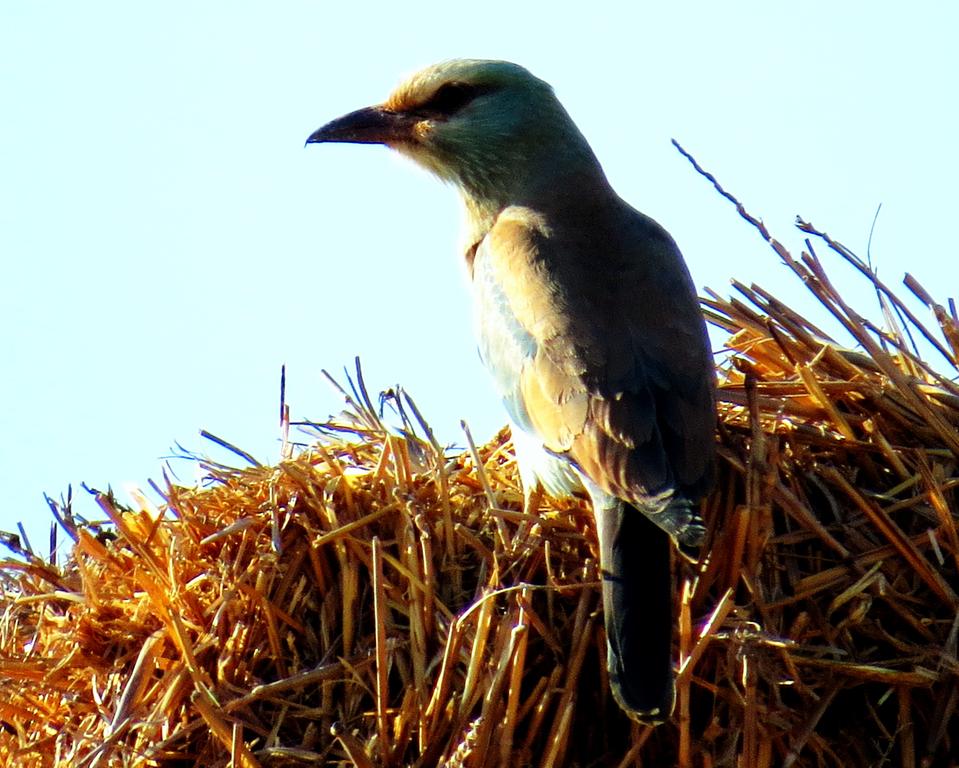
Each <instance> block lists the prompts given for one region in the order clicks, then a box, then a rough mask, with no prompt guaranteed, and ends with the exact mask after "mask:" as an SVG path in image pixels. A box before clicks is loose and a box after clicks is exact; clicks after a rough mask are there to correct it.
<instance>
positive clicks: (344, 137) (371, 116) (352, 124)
mask: <svg viewBox="0 0 959 768" xmlns="http://www.w3.org/2000/svg"><path fill="white" fill-rule="evenodd" d="M415 124H416V119H415V118H413V117H411V116H410V115H408V114H403V113H402V112H391V111H390V110H388V109H384V108H383V107H364V108H363V109H358V110H356V111H355V112H350V113H349V114H348V115H343V117H338V118H336V120H332V121H330V122H329V123H327V124H326V125H324V126H323V127H322V128H317V129H316V130H315V131H313V133H311V134H310V137H309V138H308V139H307V140H306V143H307V144H322V143H324V142H346V143H349V144H397V143H401V142H404V141H409V140H410V139H412V136H413V127H414V125H415Z"/></svg>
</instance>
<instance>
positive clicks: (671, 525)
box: [636, 491, 706, 547]
mask: <svg viewBox="0 0 959 768" xmlns="http://www.w3.org/2000/svg"><path fill="white" fill-rule="evenodd" d="M636 508H637V509H638V510H639V511H640V512H642V513H643V514H644V515H646V517H648V518H649V519H650V520H652V521H653V522H654V523H655V524H656V525H657V526H659V527H660V528H662V529H663V530H664V531H665V532H666V533H668V534H669V536H670V538H672V539H673V540H674V541H675V542H676V543H677V544H678V545H679V546H680V547H698V546H700V545H701V544H702V543H703V540H704V539H705V538H706V524H705V523H704V521H703V519H702V517H700V516H699V512H698V511H697V510H696V508H695V507H694V505H693V504H692V502H690V501H689V500H688V499H684V498H682V497H681V496H679V497H677V496H673V495H672V491H670V492H668V493H667V494H660V495H658V496H654V497H651V498H649V499H646V500H645V501H644V503H642V504H636Z"/></svg>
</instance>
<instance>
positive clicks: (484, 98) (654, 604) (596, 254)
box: [307, 59, 715, 724]
mask: <svg viewBox="0 0 959 768" xmlns="http://www.w3.org/2000/svg"><path fill="white" fill-rule="evenodd" d="M321 142H352V143H358V144H385V145H386V146H388V147H391V148H393V149H395V150H397V151H399V152H401V153H402V154H404V155H407V156H408V157H410V158H412V159H413V160H414V161H415V162H417V163H418V164H420V165H422V166H424V167H426V168H428V169H429V170H430V171H432V172H433V173H434V174H436V175H437V176H439V177H440V178H441V179H443V180H445V181H448V182H451V183H452V184H453V185H455V186H456V187H457V188H458V190H459V192H460V194H461V195H462V198H463V201H464V203H465V204H466V211H467V222H468V223H467V238H466V248H465V252H464V253H463V258H464V259H465V261H466V267H467V271H468V274H469V276H470V280H471V289H472V297H473V312H474V318H475V328H476V335H477V341H478V345H479V351H480V355H481V357H482V360H483V362H484V364H485V365H486V367H487V368H488V370H489V372H490V374H491V375H492V379H493V382H494V384H495V387H496V389H497V390H498V392H499V395H500V397H502V400H503V403H504V405H505V406H506V411H507V413H508V414H509V419H510V421H511V423H512V428H513V440H514V444H515V448H516V458H517V461H518V464H519V469H520V475H521V479H522V481H523V484H524V489H525V491H526V493H527V499H528V498H529V494H530V492H531V491H532V490H533V489H535V488H536V487H537V485H538V484H541V485H542V488H543V489H544V490H545V491H546V492H548V493H550V494H552V495H554V496H556V497H564V496H570V495H579V494H588V496H589V498H590V499H591V501H592V507H593V514H594V516H595V521H596V533H597V538H598V542H599V556H600V571H601V574H602V595H603V608H604V614H605V627H606V640H607V664H608V669H609V681H610V687H611V689H612V693H613V696H614V697H615V699H616V701H617V702H618V704H619V705H620V707H622V709H623V710H624V711H625V712H626V713H627V714H628V715H629V716H631V717H632V718H634V719H636V720H638V721H640V722H645V723H651V724H652V723H659V722H662V721H663V720H665V719H666V718H668V717H669V715H670V713H671V712H672V709H673V702H674V698H675V693H674V683H673V673H672V634H673V616H672V612H673V611H672V609H673V595H672V578H671V573H670V540H671V539H673V540H676V541H678V542H679V543H682V544H689V545H695V544H698V543H699V542H700V540H701V538H702V534H703V527H702V522H701V520H700V518H699V517H698V515H697V514H696V508H697V504H698V502H699V501H700V499H702V497H703V496H704V495H705V494H706V493H707V492H708V491H709V489H710V486H711V483H712V476H713V468H714V463H715V456H714V452H715V448H714V428H715V406H714V372H713V364H712V358H711V355H710V351H709V346H708V340H707V336H706V329H705V324H704V321H703V316H702V313H701V312H700V309H699V305H698V301H697V298H696V292H695V289H694V286H693V283H692V280H691V279H690V276H689V272H688V271H687V269H686V265H685V264H684V262H683V258H682V256H681V254H680V252H679V249H678V248H677V246H676V244H675V243H674V242H673V239H672V238H671V237H670V236H669V234H668V233H667V232H666V231H665V230H664V229H663V228H662V227H661V226H660V225H659V224H657V223H656V222H655V221H653V220H652V219H651V218H649V217H648V216H645V215H644V214H642V213H640V212H639V211H637V210H636V209H634V208H632V207H630V206H629V205H628V204H627V203H626V202H624V201H623V200H622V199H621V198H620V197H619V196H618V195H617V194H616V192H614V191H613V189H612V187H611V186H610V184H609V182H608V181H607V180H606V176H605V174H604V173H603V169H602V168H601V166H600V164H599V161H598V160H597V159H596V156H595V155H594V154H593V151H592V149H590V146H589V144H587V142H586V139H585V138H584V137H583V135H582V134H581V133H580V131H579V129H577V127H576V125H575V124H574V123H573V121H572V119H571V118H570V116H569V115H568V114H567V112H566V110H565V109H564V108H563V106H562V105H561V104H560V102H559V101H558V100H557V98H556V96H555V95H554V93H553V89H552V88H551V87H550V86H549V85H548V84H547V83H545V82H543V81H542V80H540V79H538V78H536V77H534V76H533V75H532V74H531V73H530V72H528V71H527V70H526V69H524V68H523V67H520V66H518V65H516V64H511V63H509V62H505V61H481V60H469V59H461V60H454V61H446V62H443V63H440V64H436V65H434V66H431V67H428V68H427V69H424V70H423V71H421V72H418V73H416V74H414V75H413V76H412V77H410V78H409V79H407V80H406V81H405V82H403V83H402V84H401V85H400V86H399V87H398V88H396V90H395V91H394V92H393V93H392V94H391V95H390V97H389V98H388V99H387V100H386V101H385V102H384V103H382V104H379V105H377V106H373V107H367V108H365V109H360V110H357V111H355V112H351V113H350V114H348V115H345V116H343V117H341V118H339V119H337V120H333V121H332V122H330V123H327V124H326V125H324V126H323V127H322V128H320V129H318V130H317V131H315V132H314V133H313V134H312V135H311V136H310V137H309V139H307V143H321Z"/></svg>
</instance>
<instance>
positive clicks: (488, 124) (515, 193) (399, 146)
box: [307, 59, 602, 207]
mask: <svg viewBox="0 0 959 768" xmlns="http://www.w3.org/2000/svg"><path fill="white" fill-rule="evenodd" d="M320 142H350V143H358V144H385V145H387V146H389V147H392V148H393V149H395V150H397V151H399V152H401V153H403V154H404V155H407V156H409V157H410V158H412V159H413V160H415V161H416V162H417V163H419V164H420V165H422V166H424V167H426V168H428V169H429V170H431V171H433V172H434V173H435V174H436V175H437V176H439V177H441V178H442V179H445V180H447V181H450V182H453V183H454V184H456V185H457V186H458V187H459V188H460V189H461V191H462V192H463V194H464V196H465V197H466V199H467V203H474V204H479V205H481V206H482V207H487V206H494V207H495V206H499V205H511V204H516V203H521V202H525V200H524V198H529V197H531V196H535V195H537V194H538V189H537V188H538V187H543V188H544V189H547V188H549V187H554V186H555V185H556V183H557V182H558V181H560V177H561V176H562V174H563V173H564V172H566V173H582V172H589V173H599V174H602V171H601V170H599V165H598V163H597V162H596V158H595V156H594V155H593V153H592V150H590V148H589V145H588V144H587V143H586V140H585V139H584V138H583V136H582V134H581V133H580V132H579V129H578V128H577V127H576V125H575V124H574V123H573V121H572V120H571V119H570V117H569V115H568V114H567V112H566V110H565V109H564V108H563V106H562V105H561V104H560V103H559V101H558V100H557V98H556V96H555V95H554V94H553V89H552V88H551V87H550V86H549V85H548V84H547V83H545V82H543V81H542V80H540V79H539V78H537V77H535V76H533V75H532V74H531V73H530V72H529V71H527V70H526V69H524V68H523V67H521V66H519V65H517V64H511V63H510V62H506V61H485V60H478V59H454V60H451V61H446V62H442V63H440V64H435V65H433V66H431V67H428V68H426V69H424V70H422V71H420V72H417V73H416V74H414V75H412V76H411V77H409V78H408V79H407V80H406V81H404V82H403V83H401V84H400V85H399V87H397V88H396V90H394V91H393V93H392V94H391V95H390V97H389V98H388V99H387V100H386V101H385V102H384V103H382V104H378V105H376V106H373V107H366V108H364V109H359V110H357V111H355V112H351V113H350V114H348V115H344V116H343V117H340V118H338V119H336V120H333V121H332V122H330V123H327V124H326V125H324V126H323V127H322V128H319V129H318V130H317V131H315V132H314V133H313V134H311V135H310V137H309V138H308V139H307V143H308V144H314V143H320Z"/></svg>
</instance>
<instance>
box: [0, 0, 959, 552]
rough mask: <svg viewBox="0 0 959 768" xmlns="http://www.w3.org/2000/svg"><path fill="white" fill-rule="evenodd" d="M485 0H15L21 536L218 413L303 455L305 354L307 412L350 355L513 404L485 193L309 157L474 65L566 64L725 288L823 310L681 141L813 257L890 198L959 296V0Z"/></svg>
mask: <svg viewBox="0 0 959 768" xmlns="http://www.w3.org/2000/svg"><path fill="white" fill-rule="evenodd" d="M468 7H470V6H469V5H468V4H461V5H456V4H450V3H438V2H420V3H416V4H413V5H410V4H402V5H401V4H396V3H392V4H389V5H386V4H384V5H383V6H382V7H377V6H376V5H375V4H373V5H371V4H357V5H351V4H342V3H341V4H331V3H319V2H316V3H307V2H300V3H282V4H280V3H273V4H265V3H259V4H254V3H248V2H239V3H237V2H229V3H227V2H207V3H202V4H199V3H189V4H187V3H176V2H174V3H165V4H162V5H159V4H157V5H154V6H152V7H148V6H146V5H144V4H134V3H120V2H117V3H97V2H90V3H82V4H81V3H72V2H70V3H68V2H41V1H40V0H33V1H32V2H13V1H12V0H7V1H5V2H2V3H0V104H2V110H3V118H2V120H0V146H2V151H0V260H2V272H0V275H2V276H0V327H2V329H3V331H2V337H0V339H2V345H3V346H2V357H0V360H2V362H0V365H2V366H3V375H2V376H0V402H2V403H3V406H2V407H3V410H2V412H0V436H2V440H0V489H2V490H0V528H5V529H11V528H12V527H13V526H14V525H15V521H17V520H23V521H25V522H27V524H28V530H29V531H30V532H31V533H32V534H33V535H34V538H35V539H40V538H41V536H39V535H37V534H39V532H40V531H45V528H46V522H47V521H48V520H49V515H48V512H47V510H46V507H45V505H44V503H43V500H42V493H43V492H44V491H46V492H49V493H50V494H51V495H54V496H56V495H58V494H59V493H60V492H61V491H63V490H64V489H65V488H66V486H67V484H68V483H71V482H72V483H73V484H74V486H75V487H76V486H78V485H79V483H80V482H81V481H86V482H87V483H89V484H90V485H93V486H96V487H105V486H107V485H108V484H112V485H113V486H114V487H116V488H118V489H120V488H122V487H123V486H124V484H126V483H137V484H143V483H144V482H145V480H146V478H147V477H158V476H159V474H160V470H161V467H162V459H161V457H163V456H165V455H166V454H168V452H169V450H170V448H171V446H173V445H174V444H175V443H177V442H179V443H181V444H183V445H186V446H188V447H190V448H194V449H198V450H207V448H208V445H205V441H203V440H201V439H200V438H199V436H198V430H200V429H201V428H205V429H208V430H210V431H211V432H214V433H216V434H219V435H221V436H222V437H224V438H226V439H228V440H230V441H232V442H234V443H235V444H237V445H239V446H240V447H242V448H244V449H245V450H247V451H249V452H251V453H253V454H254V455H256V456H257V457H258V458H259V459H260V460H261V461H273V460H274V459H275V458H276V457H277V442H276V441H277V435H278V431H277V425H276V412H277V398H278V379H279V369H280V365H281V364H282V363H284V362H285V363H286V364H287V367H288V372H289V386H288V399H289V401H290V403H291V405H292V408H293V415H294V417H308V418H311V419H314V420H321V419H323V418H325V417H326V416H327V415H328V414H329V413H331V412H334V411H336V410H338V408H339V402H338V400H337V399H336V397H335V396H334V395H333V394H332V393H331V392H330V390H329V389H328V388H327V386H326V384H325V383H324V382H323V381H322V379H321V376H320V370H321V369H322V368H328V369H330V370H332V371H338V370H340V369H341V368H342V366H344V365H349V364H351V361H352V358H353V356H354V355H356V354H359V355H360V356H361V357H362V358H363V360H364V364H365V370H366V374H367V380H368V382H369V383H370V386H371V387H372V388H374V389H381V388H385V387H387V386H390V385H392V384H394V383H396V382H399V383H402V384H403V385H404V386H405V387H406V388H407V389H408V390H410V391H411V392H412V394H413V395H414V397H415V398H416V399H417V402H418V403H419V405H420V407H421V408H422V410H423V411H424V412H425V414H426V415H427V417H428V418H429V419H430V421H431V422H432V423H433V425H434V427H435V429H436V431H437V432H438V435H439V437H440V439H441V440H443V441H445V442H462V438H461V434H460V432H459V429H458V426H457V425H458V422H459V419H460V418H466V419H467V420H468V421H469V422H470V423H471V425H472V426H473V430H474V433H475V434H476V435H477V437H478V438H480V439H485V438H486V437H488V436H489V435H490V434H491V433H492V432H493V431H494V430H495V429H496V428H497V427H498V426H499V425H500V424H501V423H502V421H503V417H502V415H501V412H500V409H499V406H498V403H497V402H496V398H495V396H494V395H493V394H492V391H491V389H490V387H489V385H488V384H487V382H486V379H485V376H484V374H483V371H482V369H481V368H480V365H479V363H478V360H477V358H476V354H475V351H474V347H473V343H472V340H471V337H470V327H469V313H468V309H467V301H468V296H467V292H466V287H465V281H464V278H463V275H462V272H461V269H460V264H459V258H458V254H457V247H458V229H459V223H460V212H459V202H458V200H457V198H456V195H455V193H454V192H453V190H451V189H450V188H447V187H444V186H443V185H442V184H440V183H438V182H437V181H436V180H435V179H433V178H431V177H429V176H428V175H427V174H426V173H425V172H422V171H420V170H418V169H416V168H414V167H413V166H412V165H411V164H409V163H408V162H406V161H404V160H402V159H400V158H397V157H394V156H391V155H390V154H389V152H388V151H387V150H386V149H383V148H379V147H357V146H314V147H310V148H309V149H304V148H303V142H304V140H305V138H306V136H307V135H308V134H309V133H310V132H311V131H312V130H313V129H314V128H316V127H317V126H319V125H320V124H321V123H324V122H326V121H327V120H328V119H330V118H333V117H336V116H338V115H340V114H342V113H344V112H346V111H349V110H352V109H354V108H357V107H360V106H365V105H367V104H370V103H373V102H376V101H379V100H382V99H383V98H384V97H385V96H386V95H387V93H388V92H389V90H390V89H391V88H392V87H393V85H395V83H396V82H397V81H398V79H399V78H400V77H401V76H402V75H403V74H405V73H407V72H409V71H412V70H414V69H416V68H418V67H420V66H422V65H425V64H429V63H432V62H434V61H437V60H440V59H444V58H450V57H456V56H471V57H483V58H506V59H511V60H514V61H517V62H519V63H522V64H524V65H525V66H527V67H528V68H530V69H531V70H532V71H533V72H535V73H536V74H537V75H539V76H540V77H542V78H544V79H546V80H548V81H549V82H551V83H552V84H553V85H554V86H555V88H556V91H557V93H558V95H559V96H560V98H561V99H562V100H563V102H564V103H565V104H566V106H567V108H568V110H569V111H570V112H571V114H572V115H573V117H574V119H575V120H576V121H577V122H578V123H579V125H580V127H581V128H582V130H583V132H584V133H585V134H586V136H587V138H588V139H589V140H590V142H591V143H592V145H593V147H594V149H595V150H596V152H597V154H598V155H599V157H600V159H601V161H602V162H603V164H604V167H605V168H606V171H607V173H608V175H609V177H610V178H611V180H612V182H613V183H614V185H615V186H616V188H617V189H618V191H619V192H620V194H621V195H623V197H625V198H626V199H627V200H629V201H630V202H632V203H633V204H634V205H636V206H637V207H639V208H640V209H642V210H644V211H645V212H647V213H649V214H650V215H652V216H654V217H655V218H656V219H658V220H659V221H660V222H661V223H662V224H663V225H665V226H666V227H667V228H668V229H669V230H670V231H671V232H672V233H673V235H674V236H675V238H676V239H677V241H678V242H679V244H680V246H681V247H682V249H683V251H684V253H685V254H686V258H687V261H688V262H689V265H690V269H691V271H692V273H693V276H694V279H695V281H696V284H697V285H698V286H703V285H709V286H712V287H713V288H716V289H718V290H720V291H725V290H726V285H727V281H728V280H729V278H731V277H736V278H739V279H741V280H744V281H746V282H753V281H755V282H758V283H761V284H762V285H764V286H765V287H767V288H769V289H771V290H773V291H774V292H777V293H779V294H781V295H782V296H783V297H784V298H786V299H788V300H790V301H791V303H793V304H794V306H795V307H796V308H798V309H799V310H800V311H802V310H804V309H807V308H808V307H810V306H811V304H810V299H809V298H807V297H806V295H804V294H803V291H802V289H801V288H800V287H798V286H797V285H795V283H794V281H793V280H792V278H790V277H789V276H788V275H787V273H786V270H785V269H784V268H783V267H781V266H779V265H778V264H777V262H776V259H775V257H774V255H773V254H772V253H771V251H769V250H768V249H767V248H766V247H765V246H763V245H762V243H761V242H760V241H759V239H758V237H757V236H756V235H755V234H754V232H753V231H752V230H751V229H750V228H749V227H748V226H747V225H746V224H745V223H744V222H742V221H741V220H740V219H739V218H738V216H737V215H736V214H735V212H734V211H733V210H732V208H731V207H730V206H729V205H728V203H726V202H725V201H723V200H722V199H721V198H720V197H719V196H718V195H716V194H715V192H713V190H712V189H711V188H710V187H709V186H708V184H707V183H706V182H705V181H704V180H703V179H701V178H700V177H698V176H697V175H696V174H695V173H694V172H693V171H692V169H691V168H690V167H689V165H688V164H687V163H686V161H685V160H683V159H682V158H681V157H680V156H679V155H678V154H677V153H676V151H675V150H674V149H673V148H672V147H671V146H670V143H669V140H670V138H673V137H675V138H676V139H678V140H679V141H680V142H682V143H683V144H684V145H685V146H686V148H687V149H689V150H690V151H691V152H692V153H693V154H694V155H695V156H696V157H697V158H698V159H699V161H700V162H701V163H702V164H703V165H705V166H706V167H707V168H708V169H710V170H712V171H713V172H714V173H716V174H717V176H718V177H719V179H720V180H721V181H722V182H723V183H724V184H725V185H726V186H727V187H728V188H729V189H730V190H731V191H733V192H734V193H735V194H737V195H738V196H739V197H740V198H741V199H742V200H743V201H744V202H745V203H746V204H747V206H748V207H749V208H750V210H751V211H752V212H753V213H754V214H756V215H759V216H762V217H763V218H764V219H765V221H766V222H767V224H768V225H769V227H770V228H771V229H772V230H773V232H774V233H775V234H776V235H778V236H779V237H780V238H781V239H783V240H784V241H785V242H786V243H787V245H788V246H790V247H792V248H794V249H795V250H797V251H798V249H799V248H800V247H801V243H802V238H801V236H800V235H799V233H797V232H796V231H795V230H794V229H793V227H792V222H793V217H794V216H795V215H796V214H802V215H803V216H804V217H806V218H807V219H810V220H812V221H813V222H814V223H815V224H817V225H818V226H820V227H823V228H825V229H826V230H827V231H829V232H830V234H832V235H833V236H835V237H837V238H838V239H840V240H842V241H844V242H845V243H846V244H847V245H849V246H850V247H852V248H853V249H855V250H858V251H860V252H862V253H864V252H865V247H866V242H867V238H868V234H869V229H870V226H871V223H872V219H873V215H874V212H875V210H876V208H877V206H878V205H879V204H880V203H881V204H882V206H883V209H882V214H881V217H880V219H879V221H878V224H877V227H876V232H875V236H874V240H873V244H872V253H873V259H874V261H875V262H876V263H877V264H878V265H879V268H880V270H881V271H882V274H883V276H884V277H885V278H886V279H887V280H888V281H889V282H891V283H898V281H899V279H900V277H901V273H902V272H904V271H905V270H909V271H911V272H913V273H914V274H915V275H916V276H917V277H918V278H919V279H920V280H921V281H922V282H924V283H925V284H926V286H927V287H928V288H930V289H932V290H934V291H935V292H936V294H937V295H938V297H939V298H941V299H945V298H946V297H947V296H950V295H951V296H956V294H957V292H959V291H957V282H959V281H957V279H956V278H957V275H959V267H957V254H956V250H957V248H956V245H955V224H954V221H955V215H956V208H957V202H959V201H957V193H956V188H955V185H956V179H957V178H959V152H957V149H956V136H957V135H959V115H957V111H956V109H957V108H956V102H957V99H956V76H957V73H959V54H957V53H956V48H955V41H954V36H955V31H956V29H959V12H957V11H956V10H955V8H956V6H955V5H954V4H947V3H913V4H910V6H909V8H908V11H907V10H905V6H903V5H901V4H892V3H864V2H863V3H844V4H837V3H803V4H801V5H796V4H789V5H787V4H784V3H750V4H726V3H724V4H713V3H708V4H707V3H699V4H697V3H687V4H683V3H676V4H665V3H656V4H643V3H625V2H624V3H604V2H590V3H588V4H576V6H575V8H576V10H575V11H573V10H570V11H563V10H561V8H562V7H563V6H562V5H560V4H556V3H526V4H522V3H515V2H510V3H506V2H485V3H483V4H482V12H481V13H476V14H475V15H472V16H470V15H467V13H466V11H465V10H463V9H465V8H468ZM476 7H477V8H479V7H480V6H476ZM569 7H570V8H573V7H574V6H573V5H572V4H571V5H570V6H569ZM886 8H889V9H892V8H895V9H896V10H895V11H893V10H884V9H886ZM837 274H838V275H840V276H842V278H843V279H846V278H848V279H849V287H848V290H849V291H850V295H851V296H852V297H853V298H854V300H855V301H857V303H858V304H859V305H860V306H863V305H865V304H869V298H868V296H869V294H868V291H865V290H863V289H862V288H861V286H860V284H859V283H858V282H856V281H854V280H853V279H852V277H851V276H850V275H849V273H848V272H847V271H845V270H838V271H837ZM869 306H871V304H869ZM173 468H174V469H175V470H176V471H178V472H179V473H180V474H181V476H182V477H184V478H185V479H189V478H190V477H191V475H192V471H193V470H192V468H191V467H190V466H189V465H188V464H186V463H184V462H175V463H174V465H173ZM81 495H82V494H81ZM78 509H79V510H80V511H81V512H86V513H88V514H93V513H94V509H93V505H92V503H91V502H89V500H87V499H81V500H80V501H79V502H78ZM35 543H37V542H36V541H35ZM41 546H45V544H43V543H42V542H41Z"/></svg>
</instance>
